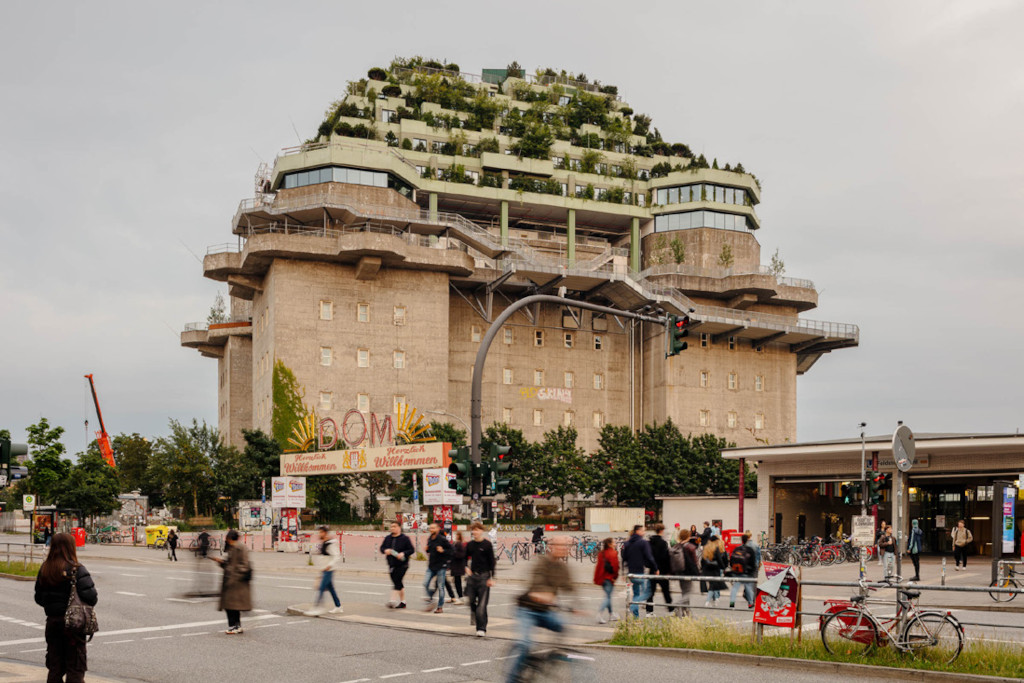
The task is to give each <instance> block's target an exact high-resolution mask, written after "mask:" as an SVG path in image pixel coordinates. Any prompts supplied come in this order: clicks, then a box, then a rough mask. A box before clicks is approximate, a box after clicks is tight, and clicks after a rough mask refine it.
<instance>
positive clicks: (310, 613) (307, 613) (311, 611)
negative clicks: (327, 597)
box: [303, 607, 327, 617]
mask: <svg viewBox="0 0 1024 683" xmlns="http://www.w3.org/2000/svg"><path fill="white" fill-rule="evenodd" d="M326 613H327V610H325V609H324V608H323V607H314V608H313V609H309V610H306V611H305V612H303V614H304V615H305V616H307V617H318V616H320V615H321V614H326Z"/></svg>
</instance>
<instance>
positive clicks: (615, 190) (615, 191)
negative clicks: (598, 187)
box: [601, 187, 626, 204]
mask: <svg viewBox="0 0 1024 683" xmlns="http://www.w3.org/2000/svg"><path fill="white" fill-rule="evenodd" d="M625 199H626V191H625V190H624V189H622V188H621V187H610V188H608V191H607V192H605V193H604V197H603V198H602V200H601V201H605V202H611V203H612V204H622V203H623V202H624V201H625Z"/></svg>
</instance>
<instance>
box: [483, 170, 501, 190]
mask: <svg viewBox="0 0 1024 683" xmlns="http://www.w3.org/2000/svg"><path fill="white" fill-rule="evenodd" d="M477 185H479V186H480V187H501V176H500V175H498V174H497V173H481V174H480V180H478V181H477Z"/></svg>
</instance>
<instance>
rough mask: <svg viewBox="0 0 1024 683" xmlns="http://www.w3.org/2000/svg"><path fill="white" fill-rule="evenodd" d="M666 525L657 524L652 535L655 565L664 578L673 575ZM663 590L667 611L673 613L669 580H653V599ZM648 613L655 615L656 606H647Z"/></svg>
mask: <svg viewBox="0 0 1024 683" xmlns="http://www.w3.org/2000/svg"><path fill="white" fill-rule="evenodd" d="M664 533H665V525H664V524H655V525H654V533H653V534H652V535H651V539H650V543H651V554H652V555H653V556H654V563H655V564H656V565H658V573H659V574H661V575H663V576H671V575H672V561H671V559H670V558H669V548H668V542H667V541H665V536H664ZM658 588H661V593H662V595H663V596H664V597H665V605H666V607H665V609H667V610H668V611H669V612H671V611H672V609H673V608H672V593H671V592H670V591H669V585H668V579H651V597H652V598H653V597H654V593H655V592H656V591H657V590H658ZM647 613H648V614H653V613H654V605H653V604H651V605H647Z"/></svg>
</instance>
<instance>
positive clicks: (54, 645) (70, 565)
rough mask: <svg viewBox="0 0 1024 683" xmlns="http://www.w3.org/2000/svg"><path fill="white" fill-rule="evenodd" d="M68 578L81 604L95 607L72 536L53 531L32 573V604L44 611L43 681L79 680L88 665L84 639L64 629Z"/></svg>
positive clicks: (93, 592)
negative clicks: (34, 602)
mask: <svg viewBox="0 0 1024 683" xmlns="http://www.w3.org/2000/svg"><path fill="white" fill-rule="evenodd" d="M72 579H74V585H75V588H76V589H77V592H78V597H79V599H80V600H81V601H82V603H83V604H86V605H90V606H95V605H96V600H97V595H96V585H95V584H94V583H93V580H92V577H91V576H89V570H87V569H86V568H85V567H83V566H82V565H81V564H79V563H78V554H77V553H76V552H75V539H74V537H73V536H72V535H71V534H55V535H54V536H53V538H52V539H51V540H50V554H49V555H47V557H46V559H45V560H44V561H43V565H42V566H41V567H40V568H39V574H38V575H37V576H36V604H37V605H40V606H41V607H42V608H43V610H44V611H45V612H46V632H45V633H46V669H47V671H48V672H49V673H48V675H47V677H46V681H47V683H56V682H58V681H67V683H81V682H82V681H84V680H85V672H86V669H87V668H88V667H87V666H86V658H85V639H84V638H82V637H81V636H79V635H76V634H74V633H70V632H69V631H67V630H66V629H65V628H64V614H65V612H66V611H67V608H68V602H69V600H70V599H71V586H72Z"/></svg>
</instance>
